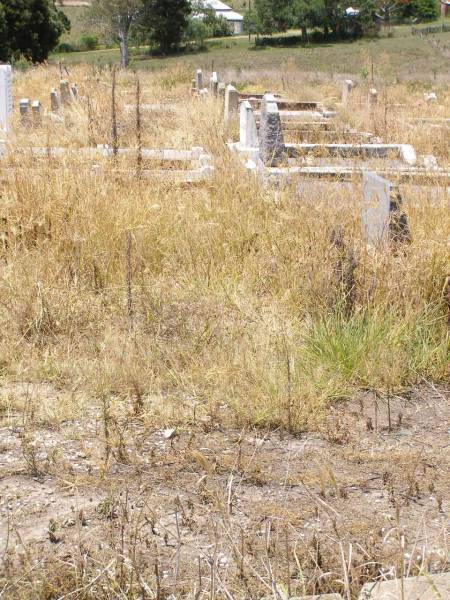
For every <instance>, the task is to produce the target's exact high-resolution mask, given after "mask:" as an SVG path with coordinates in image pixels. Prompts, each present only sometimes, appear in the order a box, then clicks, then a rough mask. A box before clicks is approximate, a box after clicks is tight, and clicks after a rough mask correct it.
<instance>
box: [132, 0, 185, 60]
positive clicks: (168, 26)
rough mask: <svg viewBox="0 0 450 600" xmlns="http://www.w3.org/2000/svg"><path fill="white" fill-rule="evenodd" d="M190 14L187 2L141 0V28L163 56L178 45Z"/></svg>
mask: <svg viewBox="0 0 450 600" xmlns="http://www.w3.org/2000/svg"><path fill="white" fill-rule="evenodd" d="M190 14H191V3H190V2H189V0H143V11H142V17H141V27H142V28H143V29H144V31H146V32H147V35H148V37H149V39H150V41H151V42H153V43H156V44H157V45H158V47H159V49H160V51H161V52H162V53H163V54H169V53H170V52H172V51H173V50H175V49H176V48H178V46H179V45H180V42H181V40H182V39H183V34H184V32H185V30H186V28H187V26H188V17H189V15H190Z"/></svg>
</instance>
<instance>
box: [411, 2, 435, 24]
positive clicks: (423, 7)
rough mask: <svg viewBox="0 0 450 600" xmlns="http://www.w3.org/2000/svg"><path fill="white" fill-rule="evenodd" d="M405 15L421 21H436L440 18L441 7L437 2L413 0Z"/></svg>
mask: <svg viewBox="0 0 450 600" xmlns="http://www.w3.org/2000/svg"><path fill="white" fill-rule="evenodd" d="M403 15H404V16H405V17H412V18H414V19H419V20H421V21H434V20H435V19H437V18H438V17H439V6H438V4H437V2H436V0H411V2H410V3H409V4H408V5H407V6H406V7H405V9H404V13H403Z"/></svg>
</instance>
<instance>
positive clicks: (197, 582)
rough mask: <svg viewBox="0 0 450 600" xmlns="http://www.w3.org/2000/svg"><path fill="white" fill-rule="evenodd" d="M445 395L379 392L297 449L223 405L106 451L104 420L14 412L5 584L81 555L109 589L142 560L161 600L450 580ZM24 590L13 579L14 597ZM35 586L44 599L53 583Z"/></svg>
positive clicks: (129, 430)
mask: <svg viewBox="0 0 450 600" xmlns="http://www.w3.org/2000/svg"><path fill="white" fill-rule="evenodd" d="M55 393H58V392H57V391H55ZM449 399H450V393H449V390H446V389H442V388H439V389H438V388H436V387H434V386H430V385H428V384H427V385H424V386H422V387H419V388H417V389H415V390H414V391H413V392H411V393H410V394H409V395H408V396H407V397H393V398H390V399H389V400H387V399H382V398H377V397H376V396H374V395H373V394H372V393H370V392H367V393H363V394H361V395H360V396H359V397H358V398H355V399H354V400H352V401H351V402H346V403H340V404H339V405H337V406H336V408H335V409H334V410H332V412H331V413H330V415H329V417H328V418H327V419H326V421H325V422H324V423H323V425H321V426H320V428H319V429H318V430H317V431H310V432H305V433H303V434H301V435H298V436H295V437H294V436H291V435H288V434H286V433H284V432H282V431H272V432H269V431H262V430H248V429H236V428H234V427H231V426H225V425H223V423H225V422H226V421H227V418H226V415H227V409H226V407H225V406H224V407H222V410H223V414H221V415H214V417H211V416H209V417H207V418H203V419H201V420H200V421H199V422H196V421H195V419H193V421H192V423H191V424H189V425H187V426H186V427H184V428H180V429H177V430H175V431H173V430H161V429H151V428H148V427H145V426H144V425H142V423H139V421H138V420H134V421H132V425H131V427H125V428H123V430H122V434H121V436H119V437H117V436H115V437H114V442H113V441H112V440H113V435H112V433H111V432H112V428H110V436H111V438H110V443H109V446H108V444H106V445H105V442H106V440H105V432H104V429H103V428H102V427H103V425H102V419H101V415H100V414H98V415H92V416H87V417H86V418H85V419H83V420H73V421H67V422H63V423H61V424H60V425H59V426H58V427H49V426H48V425H47V426H46V427H45V428H42V427H41V428H35V429H34V430H33V432H31V431H28V432H27V431H26V427H24V426H21V425H20V424H19V422H20V420H19V419H17V422H16V424H13V425H11V423H12V420H14V419H13V415H12V414H9V415H8V416H7V417H5V420H8V421H9V425H7V426H4V427H2V428H1V430H0V446H1V454H0V469H1V471H0V472H1V480H0V514H1V515H2V526H1V529H0V537H1V544H2V553H4V554H3V556H4V570H5V573H7V572H8V570H9V569H11V568H12V566H11V565H13V564H14V563H15V561H21V560H24V556H26V557H28V559H27V560H28V561H32V559H31V558H30V557H32V556H33V557H35V559H36V560H38V557H39V561H40V562H39V569H42V568H44V566H43V564H42V561H43V562H44V563H45V564H46V565H47V566H48V564H59V565H60V568H61V569H62V570H64V569H65V570H66V571H70V568H69V567H68V566H67V564H68V563H69V564H72V562H71V561H72V559H74V557H76V556H84V557H85V558H84V560H86V561H87V562H88V563H89V561H90V560H92V561H93V564H95V565H96V568H97V569H100V571H101V569H105V570H104V571H101V573H102V574H101V576H100V578H99V580H101V579H102V578H104V577H106V578H108V577H109V576H110V575H108V573H110V570H111V569H113V570H114V572H115V573H116V574H117V569H119V571H120V569H122V570H123V569H124V568H125V567H124V566H123V564H122V563H121V561H122V562H123V561H125V563H126V562H127V561H131V562H130V564H132V563H133V561H134V564H135V566H134V567H133V569H136V572H138V573H139V577H142V581H145V582H146V584H145V585H147V586H149V588H151V589H154V587H153V586H159V587H160V591H161V590H164V593H170V592H173V593H175V592H177V593H178V594H184V593H189V592H193V591H195V590H197V591H198V590H199V589H200V586H202V589H211V588H212V587H213V588H214V589H216V591H217V592H220V593H222V594H225V595H227V594H232V595H233V597H234V596H237V597H239V596H241V595H243V594H244V595H245V594H247V595H249V596H250V597H258V596H260V595H261V594H265V593H268V592H269V593H270V590H271V589H272V588H273V586H274V585H275V586H285V587H286V588H289V590H290V593H291V594H294V593H302V592H304V591H308V592H318V591H343V590H344V589H345V585H349V586H350V587H351V589H352V591H353V592H354V593H355V594H356V593H357V592H358V591H359V589H360V587H361V585H362V584H363V583H364V581H367V580H368V579H371V578H379V577H383V576H384V577H389V576H392V575H394V574H398V572H399V570H401V569H403V570H404V572H405V573H407V574H414V573H417V572H419V571H420V570H422V569H430V570H432V571H441V570H445V568H446V561H447V560H448V557H447V554H446V543H447V533H448V511H449V506H448V489H449V483H450V474H449V472H448V464H449V458H450V456H449V454H450V452H449V448H450V437H449V436H450V431H449V422H450V404H449ZM26 435H27V436H28V439H27V440H26V441H24V439H25V437H24V436H26ZM30 444H31V447H30V446H29V445H30ZM108 447H109V450H106V451H105V448H108ZM30 453H31V455H30ZM33 453H34V454H33ZM33 456H34V459H33ZM33 465H34V467H35V472H33ZM69 557H70V558H69ZM111 561H112V562H111ZM343 561H344V562H345V564H346V565H347V568H346V571H347V575H346V576H347V577H348V578H349V581H348V582H347V584H346V582H345V577H344V572H345V571H344V569H343ZM63 563H64V564H65V566H63ZM121 564H122V567H121V566H120V565H121ZM35 568H36V569H37V568H38V567H35ZM130 569H131V567H130V568H129V569H128V571H127V570H126V569H125V571H126V572H125V571H124V572H123V573H122V575H121V577H122V583H121V584H120V585H123V586H124V587H126V585H129V581H128V577H129V576H130V572H131V571H130ZM133 569H131V570H133ZM87 571H88V566H86V572H87ZM16 572H17V571H16ZM41 575H42V573H41ZM114 576H116V575H114ZM66 577H67V578H68V581H70V576H69V574H67V573H66ZM39 581H40V580H39ZM51 581H52V577H50V578H49V580H48V581H47V583H46V585H47V584H48V585H50V583H49V582H51ZM21 585H22V584H21V583H20V582H19V581H18V582H17V583H16V585H13V584H12V583H11V582H10V583H9V584H8V585H7V587H6V592H8V590H9V591H10V593H11V594H12V595H11V596H8V595H6V596H5V597H14V596H13V594H14V593H17V590H18V589H21ZM54 585H56V584H54ZM61 585H62V584H61V581H59V580H58V589H63V587H64V586H63V587H62V588H61ZM67 585H69V583H67ZM70 585H72V587H71V588H70V589H73V582H71V583H70ZM28 587H29V588H30V590H34V593H35V594H36V596H35V597H41V595H39V594H42V590H41V588H42V581H40V583H36V581H34V579H33V578H32V583H30V584H28ZM95 589H96V588H95V585H93V587H92V589H90V592H89V593H91V592H92V593H93V590H95ZM8 593H9V592H8ZM161 593H162V592H161ZM16 597H17V596H16ZM22 597H27V596H25V595H24V596H22ZM42 597H45V596H42ZM48 597H53V596H48ZM62 597H63V596H62ZM80 597H94V596H89V595H87V596H80Z"/></svg>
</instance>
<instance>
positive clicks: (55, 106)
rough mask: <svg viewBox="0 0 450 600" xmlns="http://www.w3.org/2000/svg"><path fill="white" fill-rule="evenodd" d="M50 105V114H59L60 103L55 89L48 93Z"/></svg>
mask: <svg viewBox="0 0 450 600" xmlns="http://www.w3.org/2000/svg"><path fill="white" fill-rule="evenodd" d="M50 105H51V108H52V112H59V109H60V108H61V103H60V101H59V94H58V90H56V89H55V88H53V89H52V91H51V92H50Z"/></svg>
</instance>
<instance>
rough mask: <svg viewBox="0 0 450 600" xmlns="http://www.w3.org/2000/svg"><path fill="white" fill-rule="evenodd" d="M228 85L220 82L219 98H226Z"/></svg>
mask: <svg viewBox="0 0 450 600" xmlns="http://www.w3.org/2000/svg"><path fill="white" fill-rule="evenodd" d="M226 87H227V86H226V85H225V83H224V82H223V81H219V85H218V86H217V92H218V94H219V96H221V97H224V96H225V90H226Z"/></svg>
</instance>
